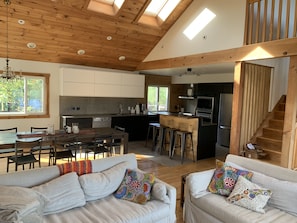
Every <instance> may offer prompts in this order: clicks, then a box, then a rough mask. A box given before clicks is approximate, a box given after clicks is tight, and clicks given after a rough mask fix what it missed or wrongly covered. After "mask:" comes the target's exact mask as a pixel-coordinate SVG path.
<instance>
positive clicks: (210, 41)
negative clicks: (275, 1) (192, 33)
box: [145, 0, 246, 61]
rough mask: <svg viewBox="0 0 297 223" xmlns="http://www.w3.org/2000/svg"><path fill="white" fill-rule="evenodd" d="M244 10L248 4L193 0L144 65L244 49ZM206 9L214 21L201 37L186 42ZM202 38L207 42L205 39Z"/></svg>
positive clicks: (233, 0)
mask: <svg viewBox="0 0 297 223" xmlns="http://www.w3.org/2000/svg"><path fill="white" fill-rule="evenodd" d="M245 7H246V1H244V0H224V1H221V0H211V1H210V0H194V1H193V2H192V4H191V5H190V7H189V8H188V9H187V10H186V11H185V12H184V13H183V15H182V16H181V17H180V18H179V19H178V21H177V22H176V23H175V24H174V25H173V26H172V27H171V28H170V30H169V31H168V32H167V34H166V35H165V36H164V37H163V38H162V40H161V41H160V42H159V43H158V44H157V46H156V47H155V48H154V49H153V50H152V51H151V53H150V54H149V55H148V56H147V58H146V59H145V61H151V60H158V59H164V58H172V57H179V56H185V55H191V54H197V53H203V52H211V51H217V50H223V49H230V48H234V47H240V46H242V45H243V34H244V24H245ZM204 8H208V9H209V10H211V11H212V12H213V13H215V14H216V17H215V19H214V20H212V21H211V22H210V23H209V24H208V25H207V26H206V27H205V28H204V29H203V30H202V31H201V32H200V33H198V35H197V36H196V37H195V38H194V39H193V40H189V39H187V37H186V36H185V35H184V34H183V31H184V30H185V29H186V27H187V26H188V25H189V24H190V23H191V22H192V20H194V19H195V18H196V17H197V16H198V15H199V13H201V12H202V11H203V9H204ZM203 36H206V37H207V38H206V39H204V38H203Z"/></svg>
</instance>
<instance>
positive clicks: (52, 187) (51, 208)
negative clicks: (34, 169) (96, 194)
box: [32, 172, 86, 215]
mask: <svg viewBox="0 0 297 223" xmlns="http://www.w3.org/2000/svg"><path fill="white" fill-rule="evenodd" d="M32 189H34V190H36V191H38V192H40V193H41V194H42V195H44V196H45V197H46V199H47V200H48V202H47V203H46V205H45V208H44V211H43V213H44V215H47V214H53V213H59V212H63V211H66V210H69V209H72V208H75V207H81V206H83V205H85V204H86V200H85V195H84V192H83V190H82V189H81V186H80V184H79V181H78V176H77V173H75V172H71V173H68V174H65V175H62V176H60V177H57V178H55V179H53V180H51V181H49V182H47V183H44V184H41V185H39V186H36V187H33V188H32Z"/></svg>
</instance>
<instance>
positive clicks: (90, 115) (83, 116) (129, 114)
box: [61, 112, 158, 118]
mask: <svg viewBox="0 0 297 223" xmlns="http://www.w3.org/2000/svg"><path fill="white" fill-rule="evenodd" d="M157 114H158V113H156V112H149V113H147V114H143V113H141V114H131V113H124V114H115V113H105V114H85V115H82V114H72V115H61V116H62V118H90V117H91V118H92V117H123V116H146V115H157Z"/></svg>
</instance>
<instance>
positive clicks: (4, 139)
mask: <svg viewBox="0 0 297 223" xmlns="http://www.w3.org/2000/svg"><path fill="white" fill-rule="evenodd" d="M71 135H74V136H77V137H84V136H85V137H94V138H96V137H98V138H99V137H103V136H108V137H112V138H113V139H120V140H121V144H122V145H121V150H122V151H123V153H124V154H126V153H128V136H129V134H128V133H127V132H123V131H119V130H116V129H114V128H108V127H104V128H90V129H81V130H80V131H79V132H78V133H66V132H65V131H64V130H56V131H55V133H54V134H47V133H46V132H17V133H13V132H5V133H0V150H1V149H2V148H3V149H4V148H9V147H14V145H15V142H16V140H20V139H21V140H24V141H30V140H32V138H37V137H41V138H42V142H43V143H52V142H54V141H55V140H56V139H57V138H59V139H63V137H65V138H66V137H69V136H71Z"/></svg>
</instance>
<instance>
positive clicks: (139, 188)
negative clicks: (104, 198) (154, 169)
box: [114, 169, 155, 204]
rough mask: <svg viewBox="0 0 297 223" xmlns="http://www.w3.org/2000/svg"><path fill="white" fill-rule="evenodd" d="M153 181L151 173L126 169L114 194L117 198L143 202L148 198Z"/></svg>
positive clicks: (153, 177)
mask: <svg viewBox="0 0 297 223" xmlns="http://www.w3.org/2000/svg"><path fill="white" fill-rule="evenodd" d="M154 182H155V176H154V175H153V174H151V173H143V172H140V171H137V170H131V169H127V170H126V174H125V176H124V179H123V181H122V183H121V185H120V186H119V188H118V189H117V191H116V192H115V193H114V196H115V197H116V198H119V199H124V200H129V201H133V202H136V203H139V204H145V203H146V202H147V201H148V200H150V197H151V189H152V186H153V184H154Z"/></svg>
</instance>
